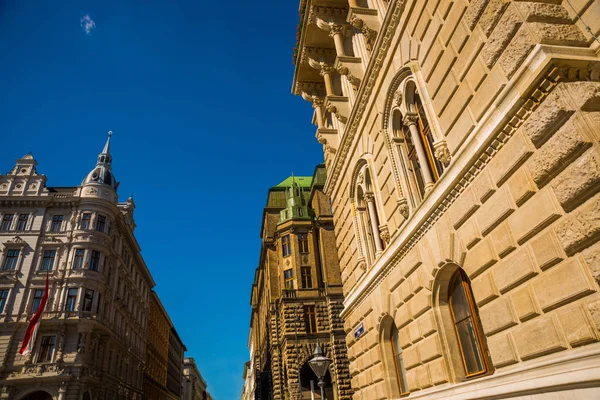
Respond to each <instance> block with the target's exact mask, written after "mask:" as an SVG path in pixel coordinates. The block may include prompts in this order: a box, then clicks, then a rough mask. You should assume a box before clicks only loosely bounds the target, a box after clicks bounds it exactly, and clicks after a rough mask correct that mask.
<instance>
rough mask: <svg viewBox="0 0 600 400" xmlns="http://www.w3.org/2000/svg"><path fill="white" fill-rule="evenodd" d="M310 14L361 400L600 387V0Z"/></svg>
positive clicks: (305, 26) (545, 394)
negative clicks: (599, 38) (599, 39)
mask: <svg viewBox="0 0 600 400" xmlns="http://www.w3.org/2000/svg"><path fill="white" fill-rule="evenodd" d="M300 14H301V20H300V24H299V35H298V36H299V42H298V44H297V48H296V52H295V57H294V62H295V66H296V68H295V73H294V81H293V92H294V93H295V94H297V95H301V96H302V97H303V98H305V99H306V100H308V101H310V102H311V103H312V105H313V108H314V115H313V122H314V124H315V125H316V126H317V131H316V136H317V139H318V140H319V142H321V143H322V144H323V149H324V153H325V162H326V166H327V180H326V182H325V185H324V191H325V193H326V194H327V195H328V196H329V197H330V198H331V199H332V202H333V215H334V222H335V238H336V245H337V250H338V255H339V260H340V269H341V281H342V283H343V291H344V296H345V300H344V309H343V311H342V313H341V317H342V318H343V320H344V324H345V330H346V333H347V337H346V340H347V344H348V358H349V361H350V372H351V375H352V388H353V390H354V391H355V393H354V395H353V398H354V399H365V400H375V399H392V398H400V397H408V398H415V399H417V398H423V399H457V400H458V399H476V398H477V399H490V398H494V399H495V398H506V397H513V396H514V397H519V396H523V397H526V398H528V399H546V398H552V399H557V398H575V397H576V398H586V399H587V398H590V399H591V398H598V397H599V396H600V388H598V386H599V385H600V384H599V383H598V382H600V343H598V339H599V331H598V329H599V328H600V294H599V293H598V291H599V286H598V281H599V280H600V243H598V240H599V239H600V222H599V221H600V194H598V189H599V188H600V145H599V144H598V140H599V139H600V57H599V56H598V52H599V49H600V41H598V39H597V38H596V37H594V36H593V35H596V36H598V33H599V31H600V3H599V2H598V1H592V0H581V1H560V0H552V1H509V0H489V1H485V0H472V1H467V0H455V1H453V0H435V1H434V0H429V1H425V0H349V1H344V0H303V1H302V2H301V4H300ZM262 312H263V314H262V315H263V318H267V315H269V314H268V311H267V310H266V309H265V310H263V311H262ZM288 371H289V366H288ZM279 373H280V371H277V373H275V374H274V376H276V377H279V375H278V374H279Z"/></svg>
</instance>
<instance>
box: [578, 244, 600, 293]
mask: <svg viewBox="0 0 600 400" xmlns="http://www.w3.org/2000/svg"><path fill="white" fill-rule="evenodd" d="M581 254H582V255H583V259H584V260H585V263H586V264H587V266H588V268H589V269H590V272H591V274H592V277H593V278H594V279H595V280H596V282H597V283H598V284H600V243H595V244H593V245H592V246H590V247H588V248H587V249H585V250H583V251H582V252H581Z"/></svg>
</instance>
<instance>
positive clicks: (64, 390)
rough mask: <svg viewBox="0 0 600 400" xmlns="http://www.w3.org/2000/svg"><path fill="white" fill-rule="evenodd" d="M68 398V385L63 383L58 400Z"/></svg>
mask: <svg viewBox="0 0 600 400" xmlns="http://www.w3.org/2000/svg"><path fill="white" fill-rule="evenodd" d="M66 398H67V384H66V383H61V385H60V388H59V389H58V400H65V399H66Z"/></svg>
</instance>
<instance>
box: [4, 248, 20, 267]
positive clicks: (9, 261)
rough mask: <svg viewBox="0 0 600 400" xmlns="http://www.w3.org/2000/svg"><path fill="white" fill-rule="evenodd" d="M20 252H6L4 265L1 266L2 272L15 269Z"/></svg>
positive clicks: (14, 250) (13, 250) (15, 250)
mask: <svg viewBox="0 0 600 400" xmlns="http://www.w3.org/2000/svg"><path fill="white" fill-rule="evenodd" d="M20 253H21V250H17V249H10V250H8V251H7V252H6V257H5V258H4V263H3V264H2V270H4V271H9V270H10V271H12V270H14V269H15V268H17V262H18V261H19V254H20Z"/></svg>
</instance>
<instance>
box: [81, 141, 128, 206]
mask: <svg viewBox="0 0 600 400" xmlns="http://www.w3.org/2000/svg"><path fill="white" fill-rule="evenodd" d="M111 138H112V131H108V139H106V144H105V145H104V148H103V149H102V152H101V153H100V154H98V161H97V162H96V166H95V167H94V169H92V170H91V171H90V173H89V174H87V176H86V177H85V179H84V180H83V182H81V186H82V187H83V189H82V197H104V198H107V197H109V198H111V199H113V201H114V202H115V203H116V202H117V188H118V187H119V182H117V180H116V179H115V176H114V175H113V173H112V156H111V155H110V140H111ZM107 189H110V190H107Z"/></svg>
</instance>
